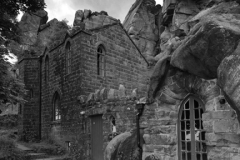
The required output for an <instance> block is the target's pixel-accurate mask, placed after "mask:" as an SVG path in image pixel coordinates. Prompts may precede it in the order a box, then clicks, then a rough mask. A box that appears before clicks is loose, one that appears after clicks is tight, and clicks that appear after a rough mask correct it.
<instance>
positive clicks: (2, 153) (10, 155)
mask: <svg viewBox="0 0 240 160" xmlns="http://www.w3.org/2000/svg"><path fill="white" fill-rule="evenodd" d="M0 159H17V160H28V159H30V158H29V157H27V156H26V155H25V153H23V152H21V151H20V150H18V149H17V148H16V146H15V141H14V140H12V139H9V138H6V137H0Z"/></svg>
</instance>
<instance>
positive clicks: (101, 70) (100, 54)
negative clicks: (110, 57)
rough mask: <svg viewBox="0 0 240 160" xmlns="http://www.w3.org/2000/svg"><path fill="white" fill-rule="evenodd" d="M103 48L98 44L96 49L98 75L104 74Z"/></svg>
mask: <svg viewBox="0 0 240 160" xmlns="http://www.w3.org/2000/svg"><path fill="white" fill-rule="evenodd" d="M104 56H105V50H104V47H103V46H102V45H99V46H98V49H97V74H98V75H100V76H104V75H105V59H104Z"/></svg>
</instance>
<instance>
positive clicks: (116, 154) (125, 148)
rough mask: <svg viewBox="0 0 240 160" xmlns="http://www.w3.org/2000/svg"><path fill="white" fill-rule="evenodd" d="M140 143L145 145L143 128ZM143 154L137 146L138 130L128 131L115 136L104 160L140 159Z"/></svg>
mask: <svg viewBox="0 0 240 160" xmlns="http://www.w3.org/2000/svg"><path fill="white" fill-rule="evenodd" d="M140 139H141V140H140V145H141V146H142V145H143V143H144V142H143V130H140ZM139 154H142V153H141V151H140V150H139V148H138V146H137V132H136V130H134V131H132V132H131V133H129V132H126V133H122V134H120V135H118V136H116V137H114V138H113V139H112V140H111V141H110V142H109V144H108V146H107V147H106V149H105V152H104V160H116V159H118V160H125V159H139V158H138V157H139Z"/></svg>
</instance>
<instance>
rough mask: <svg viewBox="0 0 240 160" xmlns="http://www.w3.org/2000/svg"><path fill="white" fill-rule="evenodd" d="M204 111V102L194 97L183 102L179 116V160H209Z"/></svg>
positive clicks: (189, 97) (191, 96)
mask: <svg viewBox="0 0 240 160" xmlns="http://www.w3.org/2000/svg"><path fill="white" fill-rule="evenodd" d="M203 111H204V107H203V103H202V101H201V100H200V99H198V98H196V97H195V96H193V95H190V96H188V97H187V98H186V99H185V100H184V101H183V102H182V105H181V107H180V110H179V115H178V119H179V122H178V147H179V148H178V152H179V160H207V152H206V141H205V131H204V130H203V124H202V114H203Z"/></svg>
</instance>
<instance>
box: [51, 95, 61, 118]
mask: <svg viewBox="0 0 240 160" xmlns="http://www.w3.org/2000/svg"><path fill="white" fill-rule="evenodd" d="M52 106H53V113H52V115H53V117H52V120H53V121H61V113H60V96H59V94H58V93H57V92H56V93H55V94H54V96H53V104H52Z"/></svg>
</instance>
